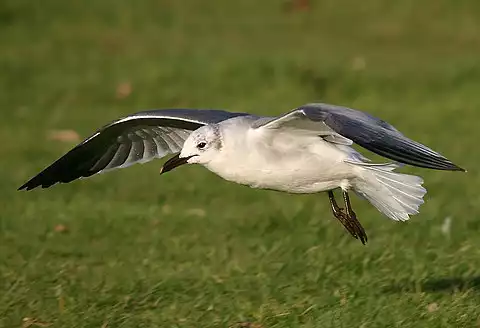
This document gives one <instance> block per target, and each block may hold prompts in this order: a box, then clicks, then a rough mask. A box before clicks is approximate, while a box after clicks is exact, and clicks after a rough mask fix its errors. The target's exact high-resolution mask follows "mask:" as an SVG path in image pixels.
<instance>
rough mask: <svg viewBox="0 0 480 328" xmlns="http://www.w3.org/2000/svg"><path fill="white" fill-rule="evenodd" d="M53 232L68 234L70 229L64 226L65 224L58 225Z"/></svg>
mask: <svg viewBox="0 0 480 328" xmlns="http://www.w3.org/2000/svg"><path fill="white" fill-rule="evenodd" d="M53 230H54V231H55V232H59V233H65V232H68V228H67V226H66V225H64V224H57V225H56V226H55V228H53Z"/></svg>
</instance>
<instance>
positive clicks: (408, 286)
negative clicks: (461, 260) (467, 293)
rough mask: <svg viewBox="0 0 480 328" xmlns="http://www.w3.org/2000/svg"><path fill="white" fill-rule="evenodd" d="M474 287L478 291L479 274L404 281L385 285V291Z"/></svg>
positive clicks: (443, 289)
mask: <svg viewBox="0 0 480 328" xmlns="http://www.w3.org/2000/svg"><path fill="white" fill-rule="evenodd" d="M467 289H474V290H478V291H480V276H475V277H466V278H459V277H451V278H437V279H435V278H433V279H427V280H425V281H423V282H420V283H415V282H412V281H404V282H398V283H395V284H392V285H390V286H386V287H385V288H384V289H383V291H384V292H385V293H401V292H402V293H405V292H407V293H408V292H411V293H416V292H427V293H442V292H443V293H448V292H454V291H462V290H467Z"/></svg>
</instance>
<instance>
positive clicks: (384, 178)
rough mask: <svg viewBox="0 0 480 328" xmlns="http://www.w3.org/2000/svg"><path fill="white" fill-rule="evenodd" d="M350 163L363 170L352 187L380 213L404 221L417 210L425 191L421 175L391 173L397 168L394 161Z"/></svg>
mask: <svg viewBox="0 0 480 328" xmlns="http://www.w3.org/2000/svg"><path fill="white" fill-rule="evenodd" d="M349 163H350V164H353V165H356V166H357V167H358V168H360V169H361V170H362V171H361V174H360V176H359V178H358V179H356V180H355V181H354V183H353V189H354V190H355V192H356V193H357V194H359V195H361V196H363V197H364V198H366V199H367V200H368V201H369V202H370V203H372V205H373V206H375V207H376V208H377V209H378V210H379V211H380V212H382V213H383V214H385V215H386V216H388V217H389V218H391V219H393V220H397V221H406V220H408V219H409V218H410V217H409V215H411V214H417V213H418V208H419V207H420V205H421V204H423V196H424V195H425V193H426V192H427V190H426V189H425V188H423V187H422V183H423V179H422V178H420V177H417V176H414V175H408V174H401V173H395V172H392V171H393V170H394V169H395V168H397V167H399V165H396V164H384V165H378V164H376V165H372V164H368V163H354V162H349Z"/></svg>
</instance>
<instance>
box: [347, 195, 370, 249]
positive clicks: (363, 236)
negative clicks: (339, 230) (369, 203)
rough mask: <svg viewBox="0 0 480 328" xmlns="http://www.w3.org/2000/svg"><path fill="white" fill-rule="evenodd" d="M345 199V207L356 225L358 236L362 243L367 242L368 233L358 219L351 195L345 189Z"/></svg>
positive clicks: (354, 225)
mask: <svg viewBox="0 0 480 328" xmlns="http://www.w3.org/2000/svg"><path fill="white" fill-rule="evenodd" d="M343 200H344V201H345V207H346V210H347V217H348V218H349V220H350V222H351V224H352V226H353V227H354V230H355V233H356V234H357V236H358V237H359V238H360V241H361V242H362V244H364V245H365V244H366V243H367V240H368V238H367V233H366V232H365V229H363V227H362V225H361V224H360V221H358V220H357V215H356V214H355V212H354V211H353V209H352V205H351V204H350V197H349V196H348V192H347V191H345V190H344V191H343Z"/></svg>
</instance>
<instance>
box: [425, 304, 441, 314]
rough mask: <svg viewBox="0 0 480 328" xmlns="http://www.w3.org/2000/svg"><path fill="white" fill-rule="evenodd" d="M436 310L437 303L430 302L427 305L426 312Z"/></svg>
mask: <svg viewBox="0 0 480 328" xmlns="http://www.w3.org/2000/svg"><path fill="white" fill-rule="evenodd" d="M437 310H438V304H437V303H430V304H428V305H427V311H428V312H435V311H437Z"/></svg>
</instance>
